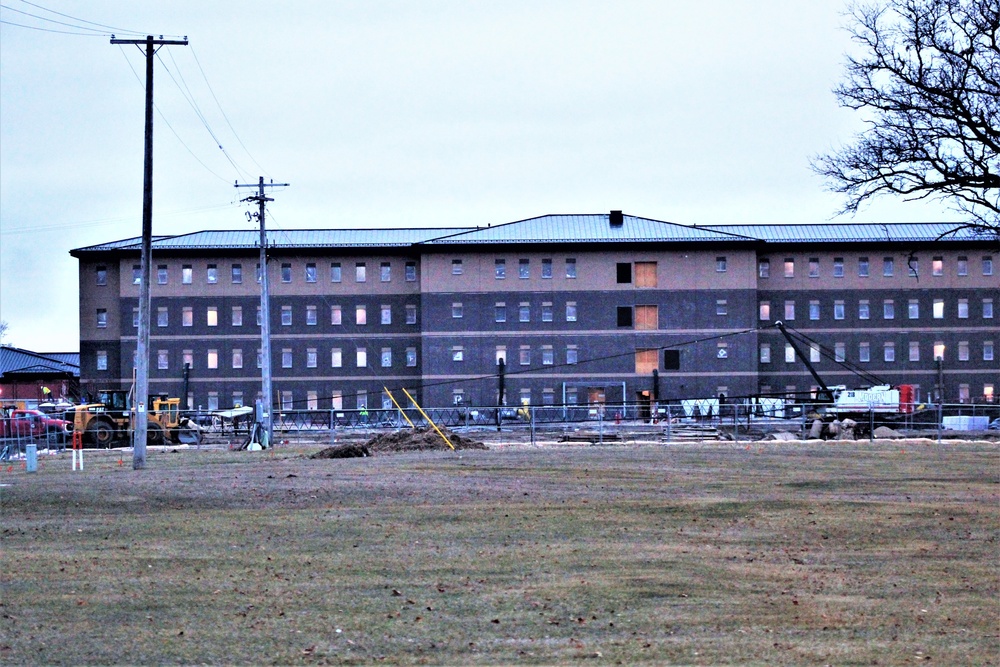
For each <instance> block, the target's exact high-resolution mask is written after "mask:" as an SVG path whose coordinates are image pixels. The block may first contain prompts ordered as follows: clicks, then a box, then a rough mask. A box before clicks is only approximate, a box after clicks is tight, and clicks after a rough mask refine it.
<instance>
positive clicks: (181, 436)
mask: <svg viewBox="0 0 1000 667" xmlns="http://www.w3.org/2000/svg"><path fill="white" fill-rule="evenodd" d="M177 441H178V442H180V443H181V444H182V445H200V444H201V431H200V430H198V429H196V428H182V429H178V430H177Z"/></svg>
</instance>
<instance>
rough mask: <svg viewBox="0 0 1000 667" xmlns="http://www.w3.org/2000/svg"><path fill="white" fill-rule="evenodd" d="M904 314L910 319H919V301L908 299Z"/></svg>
mask: <svg viewBox="0 0 1000 667" xmlns="http://www.w3.org/2000/svg"><path fill="white" fill-rule="evenodd" d="M906 314H907V317H909V318H910V319H911V320H917V319H920V302H919V301H918V300H917V299H910V300H909V302H907V304H906Z"/></svg>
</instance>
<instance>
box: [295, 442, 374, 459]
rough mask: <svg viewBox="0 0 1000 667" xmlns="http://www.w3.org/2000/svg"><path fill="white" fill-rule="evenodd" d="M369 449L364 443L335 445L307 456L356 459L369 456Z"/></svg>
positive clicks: (312, 457)
mask: <svg viewBox="0 0 1000 667" xmlns="http://www.w3.org/2000/svg"><path fill="white" fill-rule="evenodd" d="M371 455H372V453H371V450H370V449H368V448H367V447H365V446H364V445H354V444H346V445H337V446H336V447H327V448H326V449H323V450H321V451H318V452H316V453H315V454H313V455H312V456H310V457H309V458H311V459H357V458H363V457H365V456H371Z"/></svg>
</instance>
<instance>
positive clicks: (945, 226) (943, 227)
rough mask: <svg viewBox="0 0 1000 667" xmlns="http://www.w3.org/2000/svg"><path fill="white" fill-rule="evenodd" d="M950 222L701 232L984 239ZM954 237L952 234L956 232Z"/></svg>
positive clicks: (773, 237)
mask: <svg viewBox="0 0 1000 667" xmlns="http://www.w3.org/2000/svg"><path fill="white" fill-rule="evenodd" d="M956 227H959V225H958V224H956V223H949V222H893V223H845V224H836V223H824V224H815V225H810V224H805V225H779V224H770V225H705V226H703V227H701V229H711V230H713V231H720V232H730V233H733V234H740V235H743V236H749V237H752V238H755V239H759V240H761V241H770V242H783V243H818V242H852V241H872V242H875V241H887V242H910V243H912V242H915V241H937V240H947V241H974V240H978V239H981V237H979V236H977V235H976V234H975V232H973V231H972V230H969V229H959V230H957V231H954V230H955V229H956ZM953 231H954V233H950V232H953Z"/></svg>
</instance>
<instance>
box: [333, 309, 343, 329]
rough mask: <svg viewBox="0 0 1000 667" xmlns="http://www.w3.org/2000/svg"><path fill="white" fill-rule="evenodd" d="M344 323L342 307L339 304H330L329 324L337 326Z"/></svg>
mask: <svg viewBox="0 0 1000 667" xmlns="http://www.w3.org/2000/svg"><path fill="white" fill-rule="evenodd" d="M343 323H344V314H343V309H342V308H341V307H340V306H330V324H332V325H334V326H339V325H341V324H343Z"/></svg>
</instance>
